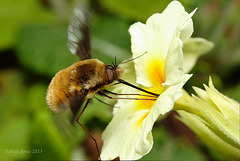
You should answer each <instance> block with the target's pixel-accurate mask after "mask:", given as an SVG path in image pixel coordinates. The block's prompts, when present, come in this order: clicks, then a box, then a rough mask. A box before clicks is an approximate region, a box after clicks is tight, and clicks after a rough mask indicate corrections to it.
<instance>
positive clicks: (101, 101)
mask: <svg viewBox="0 0 240 161" xmlns="http://www.w3.org/2000/svg"><path fill="white" fill-rule="evenodd" d="M94 98H96V100H98V101H99V102H101V103H103V104H105V105H108V106H110V107H114V106H113V105H110V104H108V103H106V102H103V101H102V100H100V99H99V98H97V97H96V96H95V97H94Z"/></svg>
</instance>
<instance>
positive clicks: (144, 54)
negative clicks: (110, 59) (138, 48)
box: [115, 51, 147, 67]
mask: <svg viewBox="0 0 240 161" xmlns="http://www.w3.org/2000/svg"><path fill="white" fill-rule="evenodd" d="M146 53H147V51H145V52H144V53H143V54H141V55H139V56H137V57H135V58H132V59H129V60H126V61H124V62H121V63H119V64H116V57H115V66H116V67H117V66H119V65H121V64H125V63H128V62H130V61H133V60H135V59H138V58H140V57H141V56H143V55H145V54H146Z"/></svg>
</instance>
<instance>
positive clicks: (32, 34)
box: [17, 25, 78, 76]
mask: <svg viewBox="0 0 240 161" xmlns="http://www.w3.org/2000/svg"><path fill="white" fill-rule="evenodd" d="M17 42H18V44H17V51H18V58H19V60H20V61H21V63H22V64H24V66H26V67H28V68H29V69H31V70H34V71H36V72H38V73H41V74H45V75H49V76H53V75H54V74H55V73H56V72H58V71H59V70H61V69H63V68H66V67H68V66H70V65H71V64H73V63H74V62H76V61H77V60H78V59H77V56H74V55H72V54H70V52H69V51H68V49H67V45H66V42H67V26H65V25H59V26H46V25H29V26H27V27H25V28H23V29H22V30H21V33H20V34H19V39H18V41H17Z"/></svg>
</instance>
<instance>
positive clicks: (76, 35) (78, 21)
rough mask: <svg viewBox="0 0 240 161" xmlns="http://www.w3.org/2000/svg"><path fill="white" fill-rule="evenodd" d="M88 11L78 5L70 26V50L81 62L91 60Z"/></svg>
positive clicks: (68, 44)
mask: <svg viewBox="0 0 240 161" xmlns="http://www.w3.org/2000/svg"><path fill="white" fill-rule="evenodd" d="M89 19H90V14H89V12H88V10H87V9H85V8H84V7H82V6H80V5H78V6H77V7H76V8H75V9H74V13H73V15H72V17H71V20H70V25H69V26H68V42H67V46H68V49H69V50H70V52H71V53H72V54H74V55H75V54H76V55H78V56H79V58H80V60H85V59H91V58H92V57H91V50H90V38H89V21H90V20H89Z"/></svg>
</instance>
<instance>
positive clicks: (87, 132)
mask: <svg viewBox="0 0 240 161" xmlns="http://www.w3.org/2000/svg"><path fill="white" fill-rule="evenodd" d="M90 100H91V99H88V100H87V102H86V104H85V105H84V107H83V109H82V111H81V113H80V114H79V115H78V117H77V119H76V121H77V123H78V124H79V125H80V126H81V127H82V128H83V129H84V130H85V131H86V132H87V133H88V135H89V136H90V137H91V138H92V139H93V141H94V142H95V145H96V148H97V153H98V158H99V159H100V160H101V158H100V152H99V149H98V144H97V140H96V139H95V138H94V137H93V136H92V135H91V134H90V132H88V130H87V129H86V128H85V127H84V126H83V125H82V124H81V123H80V122H79V119H80V117H81V116H82V114H83V112H84V111H85V109H86V107H87V105H88V103H89V102H90Z"/></svg>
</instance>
